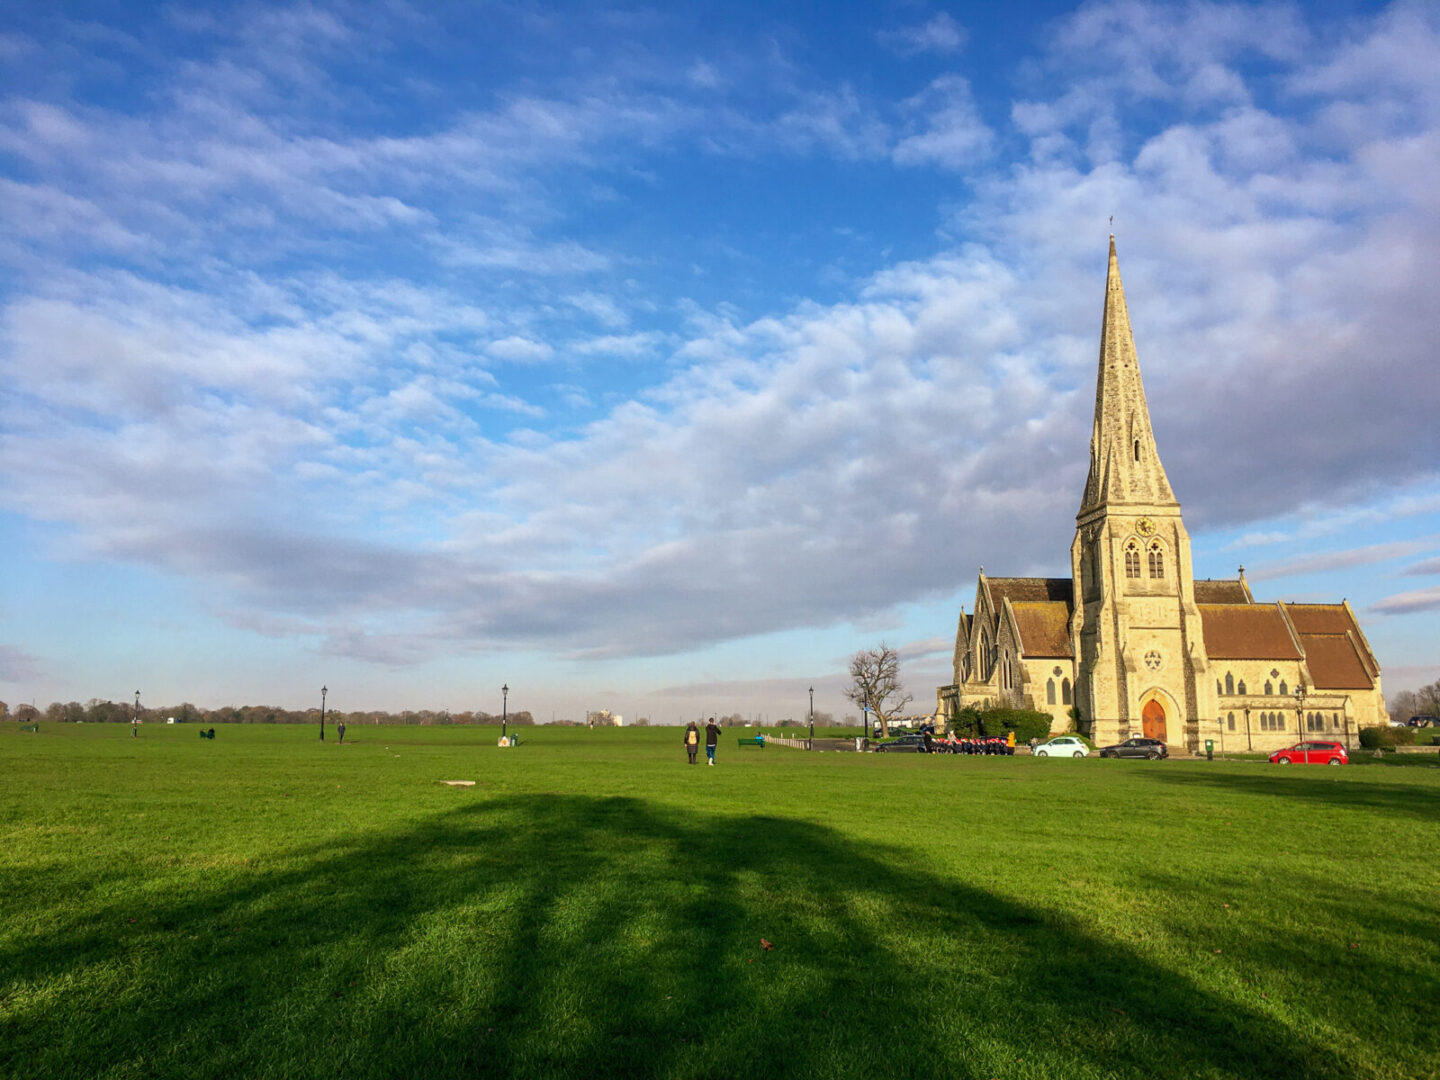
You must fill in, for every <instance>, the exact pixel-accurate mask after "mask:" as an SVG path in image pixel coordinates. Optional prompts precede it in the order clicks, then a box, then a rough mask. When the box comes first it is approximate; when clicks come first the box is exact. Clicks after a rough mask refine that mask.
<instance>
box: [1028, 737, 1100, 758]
mask: <svg viewBox="0 0 1440 1080" xmlns="http://www.w3.org/2000/svg"><path fill="white" fill-rule="evenodd" d="M1089 754H1090V749H1089V747H1087V746H1086V745H1085V744H1084V743H1083V742H1081V741H1080V740H1079V739H1077V738H1075V736H1073V735H1059V736H1056V737H1055V738H1053V739H1051V740H1050V741H1049V742H1043V743H1041V744H1040V745H1039V746H1037V747H1035V756H1036V757H1087V756H1089Z"/></svg>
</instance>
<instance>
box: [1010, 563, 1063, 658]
mask: <svg viewBox="0 0 1440 1080" xmlns="http://www.w3.org/2000/svg"><path fill="white" fill-rule="evenodd" d="M1038 580H1041V581H1044V580H1047V579H1045V578H1040V579H1038ZM1065 583H1066V584H1067V585H1068V584H1069V583H1070V582H1069V579H1068V578H1067V579H1065ZM1010 610H1011V611H1013V612H1014V613H1015V628H1016V629H1017V630H1018V631H1019V632H1020V654H1021V655H1022V656H1037V657H1040V656H1043V657H1069V656H1070V655H1071V650H1070V605H1069V604H1068V603H1062V602H1061V601H1059V600H1021V601H1019V602H1018V603H1017V602H1016V601H1014V600H1012V601H1011V602H1010Z"/></svg>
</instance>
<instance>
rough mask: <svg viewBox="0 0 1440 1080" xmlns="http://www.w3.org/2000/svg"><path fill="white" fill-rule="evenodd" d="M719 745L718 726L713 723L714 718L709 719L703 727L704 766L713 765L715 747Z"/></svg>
mask: <svg viewBox="0 0 1440 1080" xmlns="http://www.w3.org/2000/svg"><path fill="white" fill-rule="evenodd" d="M719 744H720V725H719V724H717V723H715V718H714V717H713V716H712V717H710V722H709V723H708V724H706V725H705V758H706V760H705V764H707V765H714V764H715V747H716V746H718V745H719Z"/></svg>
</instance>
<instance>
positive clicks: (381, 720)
mask: <svg viewBox="0 0 1440 1080" xmlns="http://www.w3.org/2000/svg"><path fill="white" fill-rule="evenodd" d="M135 715H136V714H135V705H134V703H133V702H128V701H110V700H108V699H105V698H91V699H90V700H89V701H87V702H86V703H85V704H83V705H82V704H80V702H78V701H69V702H60V701H52V702H51V703H50V704H49V705H48V706H47V707H45V708H43V709H41V708H37V707H36V706H34V705H31V704H29V703H28V702H26V703H24V704H21V705H17V706H15V708H14V710H13V712H12V710H11V708H10V706H9V705H8V704H7V703H5V702H4V701H0V721H3V720H18V721H20V722H21V723H31V722H33V721H36V720H47V721H51V722H54V723H71V724H128V723H130V722H131V720H132V719H133V718H134V717H135ZM172 717H173V718H174V719H175V722H176V723H177V724H190V723H210V724H318V723H319V722H320V710H319V709H318V708H309V709H285V708H281V707H279V706H276V705H223V706H220V707H219V708H214V709H206V708H202V707H200V706H198V705H195V704H193V703H191V702H188V701H185V702H181V703H180V704H178V705H161V706H147V705H145V704H143V703H142V704H141V706H140V712H139V719H140V722H141V723H142V724H154V723H162V724H163V723H165V722H167V721H168V720H169V719H171V718H172ZM503 719H504V720H505V721H506V722H508V723H510V724H513V725H515V726H517V727H533V726H535V724H536V722H537V721H536V720H535V717H534V715H533V714H532V713H531V712H530V711H529V710H528V709H517V710H516V711H514V712H511V713H509V714H508V715H506V716H504V717H503ZM501 720H502V715H501V714H500V713H489V712H485V711H484V710H483V709H476V710H473V711H468V712H458V713H457V712H451V711H449V710H448V709H405V710H402V711H401V712H387V711H385V710H383V709H356V710H351V711H346V710H344V709H326V710H325V722H326V723H327V724H336V723H342V722H343V723H345V724H362V725H363V724H372V725H375V724H379V725H383V724H391V725H395V726H405V725H411V726H418V727H429V726H435V727H445V726H456V727H461V726H467V725H494V726H497V727H498V726H499V725H500V723H501ZM704 722H705V720H704V719H701V720H700V721H699V723H701V724H703V723H704ZM715 722H716V723H717V724H718V725H720V726H721V727H744V726H745V725H746V724H747V723H749V724H755V725H758V726H761V727H796V726H802V727H803V726H804V725H806V724H808V723H809V716H808V714H807V715H806V716H803V717H800V718H798V719H797V718H787V719H784V720H775V721H772V722H768V723H765V722H762V721H760V720H759V719H757V718H749V719H747V718H746V717H745V716H743V715H742V714H740V713H729V714H726V715H723V716H720V715H717V717H716V720H715ZM845 722H848V723H849V724H850V725H851V726H853V725H855V724H857V723H858V722H859V721H858V720H856V719H855V718H854V717H848V716H847V717H846V718H845ZM550 723H552V724H554V725H555V726H556V727H586V726H591V727H603V726H611V725H612V724H613V719H612V718H610V717H609V716H608V714H604V713H588V714H587V715H586V718H585V719H583V720H553V721H550ZM651 723H652V721H651V720H650V718H649V717H644V716H642V717H638V718H636V719H635V720H633V721H629V722H627V726H630V727H649V726H650V725H651ZM677 723H679V724H680V725H681V726H683V725H684V723H685V721H683V720H680V721H677ZM835 723H836V720H835V715H834V714H833V713H829V712H822V711H821V710H819V709H816V710H815V726H816V727H817V728H818V727H832V726H834V724H835Z"/></svg>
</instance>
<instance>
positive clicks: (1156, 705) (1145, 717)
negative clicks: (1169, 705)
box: [1140, 698, 1166, 742]
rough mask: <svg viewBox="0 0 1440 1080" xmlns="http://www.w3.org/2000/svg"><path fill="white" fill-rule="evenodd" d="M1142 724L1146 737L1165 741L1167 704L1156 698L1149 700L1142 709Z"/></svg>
mask: <svg viewBox="0 0 1440 1080" xmlns="http://www.w3.org/2000/svg"><path fill="white" fill-rule="evenodd" d="M1140 725H1141V730H1142V731H1143V732H1144V733H1145V738H1147V739H1159V740H1160V741H1161V742H1165V741H1166V740H1165V706H1164V705H1161V704H1160V702H1158V701H1156V700H1155V699H1154V698H1151V699H1150V700H1149V701H1147V702H1146V703H1145V708H1143V709H1141V710H1140Z"/></svg>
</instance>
